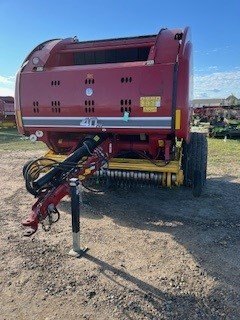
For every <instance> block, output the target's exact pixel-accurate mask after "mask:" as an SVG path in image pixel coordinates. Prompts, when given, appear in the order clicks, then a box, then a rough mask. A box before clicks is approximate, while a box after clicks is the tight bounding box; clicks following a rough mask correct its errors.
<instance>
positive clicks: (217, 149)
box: [208, 139, 240, 168]
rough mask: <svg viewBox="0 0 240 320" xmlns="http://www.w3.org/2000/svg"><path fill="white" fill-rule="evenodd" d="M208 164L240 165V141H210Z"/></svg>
mask: <svg viewBox="0 0 240 320" xmlns="http://www.w3.org/2000/svg"><path fill="white" fill-rule="evenodd" d="M208 163H209V164H210V165H224V164H225V165H226V166H232V167H233V168H234V166H239V165H240V140H230V139H228V140H227V141H224V140H223V139H208Z"/></svg>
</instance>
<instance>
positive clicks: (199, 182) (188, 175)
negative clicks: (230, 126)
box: [182, 132, 208, 197]
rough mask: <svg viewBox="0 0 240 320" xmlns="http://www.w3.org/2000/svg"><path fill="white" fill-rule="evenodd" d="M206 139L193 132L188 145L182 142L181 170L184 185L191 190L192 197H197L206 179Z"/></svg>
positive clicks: (202, 135) (200, 134)
mask: <svg viewBox="0 0 240 320" xmlns="http://www.w3.org/2000/svg"><path fill="white" fill-rule="evenodd" d="M207 153H208V147H207V138H206V136H205V135H204V134H202V133H197V132H193V133H191V136H190V141H189V143H186V141H184V142H183V155H182V169H183V174H184V185H185V186H187V187H190V188H193V195H194V196H195V197H199V196H200V195H201V193H202V190H203V187H204V185H205V183H206V178H207Z"/></svg>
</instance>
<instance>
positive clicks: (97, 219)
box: [0, 151, 240, 320]
mask: <svg viewBox="0 0 240 320" xmlns="http://www.w3.org/2000/svg"><path fill="white" fill-rule="evenodd" d="M40 155H42V152H40V151H38V152H35V151H26V152H25V151H18V152H13V151H6V152H5V153H1V159H0V168H1V175H0V188H1V197H0V223H1V228H0V239H1V240H0V241H1V253H0V254H1V260H0V276H1V278H0V283H1V286H0V290H1V300H0V319H1V320H2V319H6V320H10V319H18V320H21V319H24V320H25V319H30V320H32V319H34V320H35V319H39V320H40V319H41V320H43V319H45V320H52V319H69V320H72V319H94V320H95V319H104V320H107V319H111V320H113V319H152V320H153V319H155V320H157V319H183V320H186V319H239V318H240V316H239V314H240V210H239V197H240V173H239V171H240V166H239V167H238V168H234V170H233V168H230V169H229V167H230V166H231V164H230V165H228V166H227V168H228V169H226V164H224V163H223V164H218V163H217V164H216V163H215V164H214V162H213V163H212V164H210V166H209V169H208V182H207V188H206V190H205V193H204V195H203V196H202V197H201V198H199V199H195V198H193V196H192V194H191V191H190V190H188V189H185V188H183V187H182V188H177V189H175V188H174V189H171V190H166V189H161V188H159V189H157V188H155V189H152V188H148V187H145V188H136V189H134V190H132V189H131V190H129V189H120V188H119V189H117V190H114V191H110V192H108V193H106V194H98V195H93V194H91V193H89V192H85V193H84V205H83V207H82V213H81V214H82V217H81V232H82V239H81V240H82V245H87V246H88V247H89V249H90V250H89V251H88V253H87V254H86V256H85V257H84V258H81V259H75V258H72V257H70V256H68V254H67V253H68V251H69V249H70V248H71V217H70V214H69V212H70V203H69V199H67V198H66V199H64V201H62V202H61V204H60V205H59V209H60V211H61V219H60V221H59V222H58V223H57V224H55V225H54V226H53V228H52V230H51V232H48V233H45V232H44V231H42V230H41V229H40V230H39V231H38V232H37V233H36V234H35V235H34V236H33V237H32V238H24V237H22V231H23V229H22V227H21V225H20V221H21V219H23V218H24V217H25V216H26V215H27V214H28V212H29V210H30V208H31V205H32V204H33V202H34V199H33V198H32V196H31V195H29V194H28V193H27V192H26V191H25V188H24V183H23V179H22V176H21V167H22V165H23V164H24V163H25V162H26V161H27V160H28V159H29V158H31V157H32V156H40Z"/></svg>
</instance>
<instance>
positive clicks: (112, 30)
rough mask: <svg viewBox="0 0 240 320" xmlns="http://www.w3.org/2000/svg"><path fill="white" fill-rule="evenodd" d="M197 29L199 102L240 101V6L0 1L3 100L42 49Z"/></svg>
mask: <svg viewBox="0 0 240 320" xmlns="http://www.w3.org/2000/svg"><path fill="white" fill-rule="evenodd" d="M187 25H188V26H190V27H191V30H192V41H193V45H194V96H195V98H208V97H209V98H214V97H223V98H224V97H226V96H228V95H229V94H231V93H233V94H235V95H236V96H238V97H239V98H240V36H239V33H240V1H239V0H228V1H225V0H218V1H217V0H208V1H206V0H202V1H194V0H192V1H189V0H187V1H184V0H181V1H175V0H172V1H166V0H165V1H160V0H159V1H156V0H151V1H145V0H143V1H140V0H139V1H137V0H132V1H131V0H128V1H127V0H121V1H114V0H112V1H108V0H92V1H81V0H68V1H67V0H65V1H61V0H48V1H47V0H39V1H36V0H35V1H30V0H15V1H14V0H0V95H4V94H13V88H14V75H15V73H16V71H17V70H18V68H19V66H20V64H21V62H22V61H23V60H24V58H25V57H26V55H27V54H28V53H29V51H31V50H32V49H33V48H34V47H35V46H36V45H37V44H39V43H41V42H43V41H45V40H48V39H52V38H64V37H71V36H75V35H76V36H78V38H79V40H87V39H88V40H90V39H101V38H109V37H121V36H134V35H143V34H153V33H157V32H158V31H159V30H160V28H161V27H168V28H172V27H185V26H187Z"/></svg>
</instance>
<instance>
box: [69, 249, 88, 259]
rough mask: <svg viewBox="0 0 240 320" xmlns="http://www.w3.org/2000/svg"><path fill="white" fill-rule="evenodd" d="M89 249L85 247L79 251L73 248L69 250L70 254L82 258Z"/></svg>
mask: <svg viewBox="0 0 240 320" xmlns="http://www.w3.org/2000/svg"><path fill="white" fill-rule="evenodd" d="M88 250H89V249H88V248H84V249H79V250H77V251H75V250H73V249H71V250H70V251H69V253H68V254H69V256H71V257H74V258H81V257H82V256H83V255H84V253H85V252H87V251H88Z"/></svg>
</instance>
